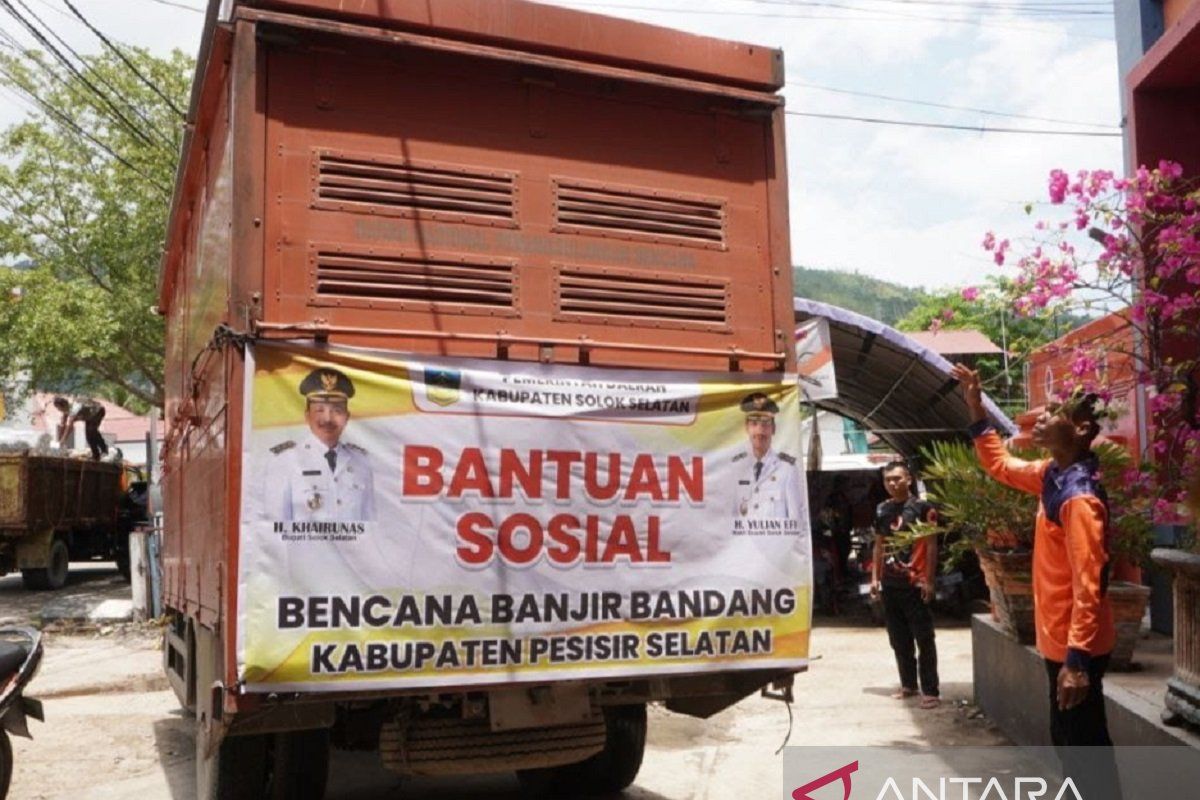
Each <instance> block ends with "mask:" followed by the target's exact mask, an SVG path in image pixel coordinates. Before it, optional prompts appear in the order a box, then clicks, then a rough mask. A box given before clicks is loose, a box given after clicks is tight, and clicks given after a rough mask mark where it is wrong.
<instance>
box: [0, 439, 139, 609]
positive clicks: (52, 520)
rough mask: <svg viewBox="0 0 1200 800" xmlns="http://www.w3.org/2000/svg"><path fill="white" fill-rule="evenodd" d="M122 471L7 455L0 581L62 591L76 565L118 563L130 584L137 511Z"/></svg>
mask: <svg viewBox="0 0 1200 800" xmlns="http://www.w3.org/2000/svg"><path fill="white" fill-rule="evenodd" d="M122 471H123V468H122V466H121V465H120V464H114V463H110V462H102V461H89V460H84V459H79V458H70V457H66V456H57V455H39V454H36V453H32V452H23V453H0V575H4V574H6V573H8V572H12V571H13V570H18V569H19V570H20V571H21V578H22V580H23V581H24V583H25V587H26V588H28V589H58V588H61V587H62V586H63V585H64V584H65V583H66V581H67V572H68V569H69V563H70V562H71V561H88V560H92V559H100V560H105V561H116V562H117V567H118V568H119V569H120V571H121V574H122V575H124V576H125V577H126V579H128V577H129V536H128V534H129V531H130V530H131V527H132V524H133V521H134V519H135V518H139V519H140V518H143V517H144V509H143V510H142V511H141V512H140V513H137V514H134V513H132V512H131V509H130V508H129V505H128V498H127V497H126V492H125V481H124V480H123V478H122Z"/></svg>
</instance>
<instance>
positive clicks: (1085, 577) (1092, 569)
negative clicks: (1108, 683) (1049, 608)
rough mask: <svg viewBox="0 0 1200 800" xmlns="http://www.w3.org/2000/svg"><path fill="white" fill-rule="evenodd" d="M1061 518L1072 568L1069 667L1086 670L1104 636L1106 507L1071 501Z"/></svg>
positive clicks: (1092, 500) (1091, 499) (1085, 497)
mask: <svg viewBox="0 0 1200 800" xmlns="http://www.w3.org/2000/svg"><path fill="white" fill-rule="evenodd" d="M1059 514H1060V518H1061V519H1062V527H1063V532H1064V533H1065V534H1066V543H1067V561H1068V562H1070V564H1071V628H1070V631H1069V632H1068V634H1067V659H1066V663H1067V666H1068V667H1069V668H1071V669H1075V670H1086V669H1087V667H1088V663H1089V662H1090V661H1091V656H1092V652H1093V649H1094V645H1095V642H1096V636H1097V635H1098V634H1099V632H1100V604H1101V601H1102V599H1103V578H1102V575H1103V571H1104V565H1105V564H1106V563H1107V562H1108V550H1107V548H1106V546H1105V540H1104V532H1105V526H1106V523H1107V518H1108V516H1107V511H1106V510H1105V508H1104V504H1103V503H1101V502H1100V500H1098V499H1097V498H1095V497H1093V496H1091V495H1081V496H1078V497H1073V498H1071V499H1070V500H1068V501H1067V502H1065V503H1063V506H1062V510H1061V511H1060V512H1059Z"/></svg>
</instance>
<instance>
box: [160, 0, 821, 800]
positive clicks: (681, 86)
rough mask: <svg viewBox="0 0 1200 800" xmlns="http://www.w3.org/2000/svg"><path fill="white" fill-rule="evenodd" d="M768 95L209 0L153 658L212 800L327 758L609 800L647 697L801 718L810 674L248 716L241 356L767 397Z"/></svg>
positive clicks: (631, 53)
mask: <svg viewBox="0 0 1200 800" xmlns="http://www.w3.org/2000/svg"><path fill="white" fill-rule="evenodd" d="M782 85H783V63H782V53H780V52H778V51H775V50H770V49H764V48H760V47H755V46H749V45H743V44H738V43H732V42H726V41H720V40H715V39H708V38H702V37H698V36H692V35H687V34H683V33H679V32H676V31H671V30H666V29H661V28H655V27H651V26H647V25H642V24H636V23H632V22H626V21H621V20H614V19H608V18H604V17H601V16H596V15H591V14H585V13H580V12H576V11H570V10H566V9H562V8H556V7H551V6H542V5H537V4H533V3H526V2H515V1H514V0H439V2H437V3H428V2H426V1H425V0H379V2H372V3H344V2H339V1H338V0H261V1H260V2H249V1H248V0H247V1H245V2H236V1H235V2H228V1H226V2H217V0H212V2H210V4H209V11H208V18H207V21H206V26H205V32H204V36H203V41H202V45H201V50H200V54H199V59H198V64H197V71H196V77H195V81H194V84H193V90H192V96H191V103H190V110H189V117H188V126H187V131H188V133H187V138H186V140H185V144H184V148H183V158H182V161H181V164H180V167H179V172H178V175H177V180H176V186H175V195H174V200H173V207H172V212H171V216H170V221H169V227H168V240H167V249H166V253H165V256H164V260H163V263H162V270H161V280H160V310H161V313H162V314H163V315H164V316H165V318H166V331H167V359H166V370H167V374H166V383H167V406H166V418H167V424H168V433H167V438H166V443H165V447H164V457H163V473H162V474H163V478H162V482H163V492H164V503H165V512H164V531H165V533H164V556H163V567H164V587H165V605H166V608H167V613H168V617H169V619H170V624H169V626H168V630H167V633H166V646H165V653H164V659H165V669H166V673H167V676H168V678H169V680H170V682H171V684H172V686H173V688H174V689H175V691H176V693H177V694H178V696H179V698H180V701H181V703H182V704H183V705H184V706H185V707H186V708H187V709H188V710H189V711H191V712H192V713H193V714H194V716H195V719H196V724H197V737H196V741H197V781H198V788H199V792H200V794H199V796H200V797H202V798H210V797H261V796H267V795H268V794H270V793H273V795H272V796H279V797H318V796H321V794H322V793H323V787H324V782H325V776H326V771H327V768H328V758H329V748H330V745H331V743H332V745H334V746H336V747H341V748H350V749H368V750H376V751H379V752H380V753H381V755H382V757H383V759H384V762H385V763H386V764H387V765H388V766H389V767H391V768H393V769H395V770H396V771H398V772H401V773H406V772H407V773H419V774H456V773H463V772H470V771H479V770H496V769H516V770H518V774H519V775H520V776H521V777H522V779H523V781H525V782H526V783H528V784H530V785H539V784H545V783H546V782H554V783H558V784H559V786H560V788H561V787H562V786H564V785H565V786H568V787H570V791H571V792H573V793H582V792H584V791H605V790H619V789H621V788H623V787H624V786H626V785H628V784H629V783H630V782H631V781H632V780H633V778H634V776H635V775H636V773H637V770H638V767H639V765H640V762H641V757H642V749H643V747H644V743H645V727H646V713H645V704H646V703H647V702H652V701H662V702H665V703H666V705H667V707H668V708H669V709H671V710H674V711H677V712H681V713H685V714H691V715H695V716H700V717H706V716H708V715H711V714H713V713H715V712H717V711H719V710H720V709H722V708H724V707H726V706H728V705H730V704H731V703H734V702H736V701H737V700H738V699H740V698H742V697H745V696H746V695H748V694H750V693H753V692H756V691H759V690H760V689H765V687H771V686H773V687H775V690H776V691H777V692H778V693H779V694H780V695H781V696H787V697H789V698H790V687H791V681H792V676H793V673H794V671H795V670H778V669H776V670H769V669H744V668H743V669H733V668H731V669H728V670H722V671H707V672H703V673H696V674H691V673H688V672H687V671H681V670H676V671H674V672H671V673H670V674H664V675H660V676H657V677H653V678H644V677H636V678H635V677H630V676H622V675H619V674H618V675H616V676H615V677H610V678H606V679H597V680H593V681H583V682H566V683H563V682H553V681H549V682H546V683H543V684H541V685H533V686H530V685H527V684H522V685H518V686H508V685H498V686H485V687H478V686H476V687H455V686H444V685H443V686H438V687H437V688H432V687H430V688H425V689H409V690H404V691H395V692H378V691H376V692H371V691H360V690H350V689H347V690H343V691H337V692H325V693H311V692H304V691H284V692H275V693H270V694H261V693H253V692H247V691H244V687H243V685H242V683H241V681H242V676H241V675H239V669H238V663H239V662H238V658H239V653H238V634H239V632H238V624H239V611H240V608H239V597H238V583H237V581H238V574H239V565H238V559H239V557H240V550H239V525H240V524H241V522H242V520H241V519H240V515H241V510H242V508H243V504H242V497H241V492H242V487H243V485H245V482H246V480H247V479H248V477H249V476H246V475H244V474H243V470H244V469H245V467H244V466H243V465H244V463H245V462H244V459H243V453H242V447H243V444H242V443H243V441H244V439H245V434H246V430H247V426H248V424H249V423H248V418H249V415H250V413H251V409H249V408H247V407H246V401H245V398H246V397H247V385H246V384H247V378H246V358H247V356H246V352H247V345H248V344H249V343H252V342H254V341H262V340H270V339H305V340H307V341H308V342H309V343H310V345H311V346H313V347H316V348H320V347H322V346H326V345H338V346H351V347H355V346H357V347H370V348H377V349H383V350H387V351H393V352H398V353H410V354H417V355H421V356H429V357H440V358H471V359H493V360H497V361H506V362H525V363H531V364H543V365H574V366H576V367H579V366H584V367H601V366H620V367H622V368H629V367H632V368H641V369H648V370H649V369H656V370H685V369H686V370H693V371H700V372H703V371H711V372H714V373H718V372H719V373H729V372H739V371H744V372H748V373H769V374H774V375H777V376H779V378H780V380H782V376H783V374H784V373H785V371H788V370H792V369H794V363H795V354H794V344H793V327H794V324H793V323H794V317H793V310H792V305H791V296H792V285H791V262H790V254H789V251H788V218H787V182H786V177H785V160H784V145H783V120H784V117H783V108H782V99H781V98H780V97H779V96H778V95H777V94H776V92H777V91H778V90H779V89H780V88H781V87H782ZM333 385H334V384H333V382H332V378H331V383H330V386H333ZM310 501H311V502H312V503H313V504H314V505H311V506H310V508H311V507H315V506H316V505H319V504H320V502H321V500H320V499H318V498H316V497H313V498H310ZM805 524H806V523H805ZM805 579H806V580H807V576H806V577H805ZM581 709H582V712H583V713H581ZM502 714H503V716H504V717H505V722H504V724H500V717H501V715H502Z"/></svg>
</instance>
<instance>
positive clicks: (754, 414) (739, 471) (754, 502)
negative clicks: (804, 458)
mask: <svg viewBox="0 0 1200 800" xmlns="http://www.w3.org/2000/svg"><path fill="white" fill-rule="evenodd" d="M741 409H742V412H743V413H745V415H746V436H747V437H748V438H749V440H750V441H749V447H748V448H747V449H746V450H744V451H743V452H741V453H738V454H737V455H736V456H734V457H733V461H734V464H735V467H734V472H735V474H736V475H737V493H736V494H735V496H734V498H735V499H734V510H733V516H734V518H735V519H801V518H802V515H805V514H807V513H808V511H807V507H806V504H805V502H804V498H803V496H802V495H801V483H800V470H799V468H798V467H797V466H796V457H795V456H792V455H788V454H787V453H780V452H776V451H775V450H773V449H771V439H772V438H773V437H774V436H775V415H776V414H778V413H779V406H778V405H776V403H775V401H774V400H772V399H771V398H770V397H767V396H766V395H765V394H763V393H762V392H755V393H754V394H751V395H748V396H747V397H746V398H745V399H744V400H742V402H741Z"/></svg>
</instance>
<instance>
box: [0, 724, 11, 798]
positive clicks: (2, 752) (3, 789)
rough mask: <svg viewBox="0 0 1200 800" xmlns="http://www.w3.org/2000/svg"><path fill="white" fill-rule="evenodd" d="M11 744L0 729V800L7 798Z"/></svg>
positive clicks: (6, 735)
mask: <svg viewBox="0 0 1200 800" xmlns="http://www.w3.org/2000/svg"><path fill="white" fill-rule="evenodd" d="M12 761H13V756H12V743H11V742H9V741H8V734H7V733H5V732H4V729H3V728H0V800H4V798H6V797H8V783H9V781H11V780H12V767H13V765H12Z"/></svg>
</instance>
